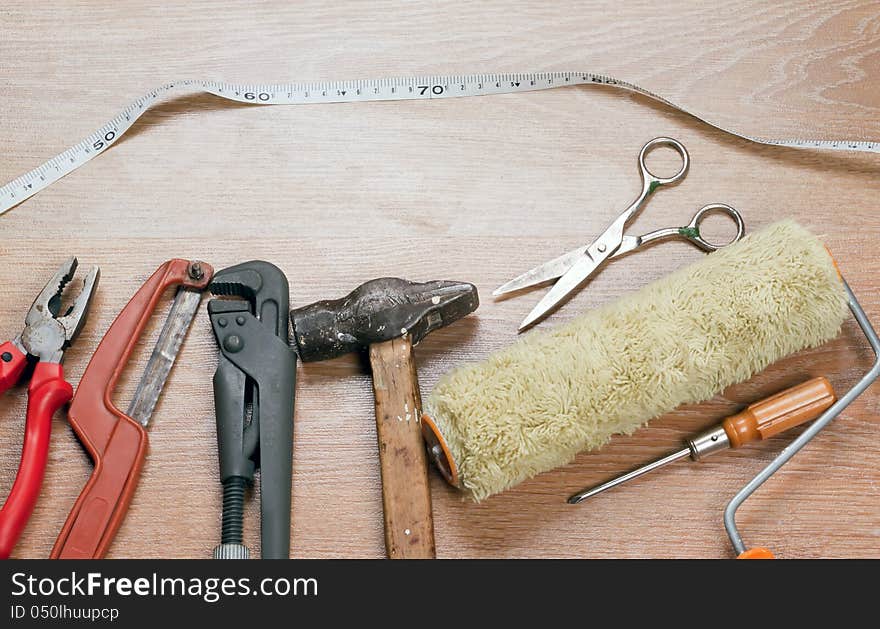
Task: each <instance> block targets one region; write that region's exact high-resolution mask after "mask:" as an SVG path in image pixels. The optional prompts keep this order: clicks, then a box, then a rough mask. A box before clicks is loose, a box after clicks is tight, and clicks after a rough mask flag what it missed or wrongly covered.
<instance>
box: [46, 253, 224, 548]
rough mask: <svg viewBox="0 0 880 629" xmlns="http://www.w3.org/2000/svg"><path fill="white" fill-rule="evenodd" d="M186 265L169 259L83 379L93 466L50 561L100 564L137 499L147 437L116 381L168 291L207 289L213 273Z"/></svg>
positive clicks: (72, 415)
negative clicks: (121, 404)
mask: <svg viewBox="0 0 880 629" xmlns="http://www.w3.org/2000/svg"><path fill="white" fill-rule="evenodd" d="M189 267H190V262H189V261H188V260H180V259H174V260H169V261H168V262H166V263H165V264H163V265H162V266H160V267H159V268H158V270H157V271H156V272H155V273H154V274H153V275H152V276H151V277H150V279H148V280H147V281H146V283H144V285H143V286H141V288H140V289H139V290H138V292H137V293H135V295H134V296H133V297H132V298H131V300H130V301H129V302H128V305H126V306H125V308H124V309H123V310H122V312H120V313H119V315H118V316H117V317H116V320H115V321H114V322H113V325H111V326H110V329H109V330H107V333H106V334H105V335H104V338H103V339H102V340H101V344H100V345H98V349H97V350H96V351H95V355H94V356H92V360H91V362H89V366H88V367H87V368H86V371H85V373H83V377H82V379H81V380H80V383H79V387H78V388H77V391H76V396H75V397H74V399H73V402H72V403H71V405H70V412H69V413H68V418H69V420H70V424H71V426H72V427H73V430H74V431H75V432H76V434H77V436H78V437H79V439H80V441H82V443H83V445H84V446H85V448H86V450H87V451H88V453H89V455H90V456H91V457H92V459H93V460H94V462H95V469H94V471H93V472H92V476H91V478H90V479H89V481H88V483H86V486H85V487H84V488H83V490H82V492H81V493H80V495H79V498H78V499H77V501H76V504H74V506H73V509H72V510H71V511H70V514H69V515H68V516H67V521H66V522H65V523H64V528H63V529H62V530H61V533H60V534H59V535H58V539H57V540H56V541H55V546H54V548H53V549H52V554H51V555H50V556H51V558H52V559H100V558H102V557H104V556H105V555H106V553H107V550H108V548H109V547H110V544H111V543H112V542H113V538H114V537H115V535H116V531H117V530H118V529H119V527H120V526H121V525H122V522H123V520H124V519H125V514H126V513H127V511H128V506H129V504H130V503H131V499H132V497H133V496H134V491H135V489H136V488H137V483H138V480H139V478H140V472H141V468H142V467H143V463H144V459H145V457H146V453H147V433H146V431H145V430H144V429H143V427H142V426H141V425H140V424H139V423H137V422H136V421H134V420H133V419H132V418H131V417H128V416H127V415H126V414H125V413H123V412H122V411H120V410H119V409H118V408H116V406H115V405H114V404H113V402H112V398H113V393H114V391H115V389H116V383H117V382H118V380H119V377H120V375H121V374H122V372H123V370H124V369H125V365H126V363H127V362H128V358H129V356H130V355H131V353H132V351H133V350H134V348H135V346H136V345H137V342H138V339H139V338H140V336H141V334H142V333H143V331H144V328H145V327H146V325H147V323H148V322H149V320H150V316H151V315H152V313H153V310H155V308H156V305H157V303H158V301H159V299H160V298H161V297H162V294H163V293H164V292H165V290H166V289H167V288H170V287H171V286H175V285H180V286H184V287H187V288H191V289H195V290H204V289H205V287H207V285H208V283H209V282H210V281H211V277H213V273H214V272H213V269H212V268H211V267H210V266H209V265H207V264H204V263H203V264H202V265H201V270H202V274H201V276H200V277H199V279H193V278H191V277H190V275H189Z"/></svg>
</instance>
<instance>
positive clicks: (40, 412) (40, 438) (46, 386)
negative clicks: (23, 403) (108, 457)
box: [0, 343, 73, 559]
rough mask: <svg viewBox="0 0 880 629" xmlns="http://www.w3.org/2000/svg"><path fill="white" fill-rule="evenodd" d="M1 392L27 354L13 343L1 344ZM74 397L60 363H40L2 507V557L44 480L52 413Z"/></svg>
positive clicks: (18, 532) (15, 376)
mask: <svg viewBox="0 0 880 629" xmlns="http://www.w3.org/2000/svg"><path fill="white" fill-rule="evenodd" d="M0 357H2V358H0V393H2V392H3V391H5V390H6V389H8V388H9V387H11V386H12V385H14V384H15V383H16V382H18V379H19V378H20V377H21V374H22V372H23V371H24V368H25V366H26V365H27V357H26V356H25V355H24V354H23V353H22V352H21V350H20V349H18V347H16V346H15V344H14V343H4V344H3V345H0ZM7 358H8V360H7ZM72 397H73V387H72V386H70V384H69V383H68V382H67V381H65V380H64V372H63V370H62V368H61V365H60V364H58V363H43V362H40V363H37V365H36V367H35V368H34V374H33V376H32V377H31V381H30V384H29V385H28V407H27V419H26V421H25V429H24V445H23V446H22V449H21V463H20V464H19V466H18V473H17V474H16V476H15V482H14V483H13V485H12V490H11V491H10V492H9V496H8V497H7V498H6V502H5V503H4V504H3V507H2V508H0V559H7V558H8V557H9V555H10V553H11V552H12V549H13V547H14V546H15V543H16V542H17V541H18V538H19V536H20V535H21V533H22V531H23V530H24V527H25V525H26V524H27V521H28V519H29V518H30V516H31V513H32V512H33V510H34V506H35V505H36V504H37V496H38V495H39V493H40V487H41V486H42V484H43V475H44V474H45V471H46V459H47V458H48V456H49V435H50V434H51V432H52V416H53V415H54V414H55V411H57V410H58V409H59V408H61V407H62V406H64V405H65V404H66V403H67V402H69V401H70V399H71V398H72Z"/></svg>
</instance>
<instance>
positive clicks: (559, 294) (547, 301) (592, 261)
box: [519, 251, 611, 332]
mask: <svg viewBox="0 0 880 629" xmlns="http://www.w3.org/2000/svg"><path fill="white" fill-rule="evenodd" d="M594 253H595V252H594ZM595 255H596V257H595V258H593V257H590V254H589V252H584V254H583V255H582V256H581V257H580V259H579V260H578V261H577V262H575V263H574V265H573V266H572V267H571V268H570V269H569V270H568V271H567V272H566V273H565V274H564V275H563V276H562V277H560V278H559V281H558V282H556V284H554V285H553V288H551V289H550V290H549V291H548V292H547V294H546V295H544V298H543V299H541V301H539V302H538V305H537V306H535V307H534V308H532V311H531V312H530V313H529V314H528V316H527V317H526V318H525V319H523V320H522V323H520V324H519V331H520V332H522V331H523V330H525V329H526V328H528V327H531V326H533V325H534V324H536V323H538V322H539V321H540V320H541V319H543V318H544V317H546V316H547V315H548V314H550V313H551V312H552V311H553V310H555V309H556V308H557V307H558V306H559V305H560V304H561V303H562V302H563V301H565V300H566V298H567V297H568V296H569V295H571V293H573V292H574V291H576V290H577V289H578V288H579V287H580V286H581V284H583V283H584V282H586V281H587V279H589V277H590V276H591V275H592V274H593V273H594V272H595V271H596V269H598V268H599V266H600V265H601V264H602V263H603V262H605V260H607V259H608V258H610V257H611V252H610V251H606V252H605V253H595Z"/></svg>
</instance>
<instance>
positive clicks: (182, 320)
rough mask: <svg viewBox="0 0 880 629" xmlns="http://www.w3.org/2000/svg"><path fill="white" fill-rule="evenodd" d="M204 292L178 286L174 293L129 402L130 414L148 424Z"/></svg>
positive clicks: (138, 420)
mask: <svg viewBox="0 0 880 629" xmlns="http://www.w3.org/2000/svg"><path fill="white" fill-rule="evenodd" d="M201 301H202V294H201V292H199V291H195V290H189V289H186V288H181V289H178V291H177V295H175V296H174V302H173V303H172V304H171V309H170V311H169V312H168V318H167V319H165V324H164V325H163V326H162V331H161V332H160V333H159V338H158V339H157V340H156V345H155V346H154V347H153V353H152V354H151V355H150V359H149V360H148V361H147V366H146V367H145V368H144V373H143V375H142V376H141V380H140V382H139V383H138V386H137V390H136V391H135V394H134V398H132V400H131V404H129V405H128V412H127V413H126V414H127V415H128V416H129V417H131V418H132V419H134V420H135V421H137V422H140V424H141V425H142V426H144V428H146V427H147V424H149V423H150V417H152V416H153V410H154V409H155V408H156V404H157V403H158V402H159V396H160V395H161V393H162V389H163V388H164V387H165V381H166V380H168V374H170V373H171V368H172V367H173V366H174V361H175V359H176V358H177V354H178V352H179V351H180V346H181V345H182V344H183V339H184V337H185V336H186V332H187V330H189V326H190V324H191V323H192V320H193V317H195V315H196V312H198V309H199V304H200V303H201Z"/></svg>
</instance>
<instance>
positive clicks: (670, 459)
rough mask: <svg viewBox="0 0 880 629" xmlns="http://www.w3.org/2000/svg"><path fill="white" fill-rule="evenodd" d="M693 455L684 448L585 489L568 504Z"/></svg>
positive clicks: (572, 497) (569, 500)
mask: <svg viewBox="0 0 880 629" xmlns="http://www.w3.org/2000/svg"><path fill="white" fill-rule="evenodd" d="M690 455H691V451H690V448H682V449H681V450H679V451H678V452H673V453H672V454H670V455H669V456H665V457H663V458H662V459H658V460H656V461H654V462H653V463H648V464H647V465H643V466H642V467H640V468H638V469H636V470H633V471H632V472H629V473H628V474H623V475H622V476H618V477H617V478H614V479H612V480H610V481H608V482H607V483H602V484H601V485H596V486H595V487H591V488H590V489H585V490H584V491H581V492H578V493H576V494H574V495H573V496H571V497H569V499H568V504H571V505H576V504H577V503H579V502H583V501H584V500H586V499H587V498H589V497H591V496H595V495H596V494H601V493H602V492H603V491H605V490H606V489H611V488H612V487H617V486H618V485H622V484H623V483H625V482H626V481H628V480H632V479H634V478H638V477H639V476H642V475H643V474H647V473H648V472H653V471H654V470H656V469H657V468H658V467H663V466H664V465H667V464H668V463H674V462H675V461H678V460H679V459H683V458H685V457H688V456H690Z"/></svg>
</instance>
